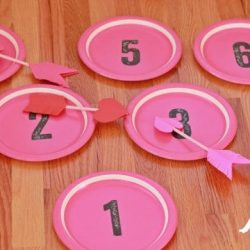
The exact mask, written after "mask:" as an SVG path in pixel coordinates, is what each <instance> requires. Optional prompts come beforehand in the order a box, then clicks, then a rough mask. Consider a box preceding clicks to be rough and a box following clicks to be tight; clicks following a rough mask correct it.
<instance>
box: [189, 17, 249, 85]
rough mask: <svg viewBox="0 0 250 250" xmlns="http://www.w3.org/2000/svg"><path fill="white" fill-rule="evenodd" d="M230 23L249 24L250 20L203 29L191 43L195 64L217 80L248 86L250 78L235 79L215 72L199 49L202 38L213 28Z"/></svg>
mask: <svg viewBox="0 0 250 250" xmlns="http://www.w3.org/2000/svg"><path fill="white" fill-rule="evenodd" d="M232 23H248V24H250V19H227V20H223V21H218V22H215V23H212V24H210V25H208V26H207V27H205V28H204V29H203V30H202V31H201V32H200V33H198V35H197V36H196V38H195V39H194V42H193V53H194V57H195V59H196V60H197V62H198V63H199V64H200V66H201V67H202V68H203V69H204V70H206V71H207V72H209V73H210V74H212V75H213V76H216V77H218V78H219V79H222V80H226V81H228V82H231V83H236V84H243V85H250V77H249V79H246V78H245V77H237V76H233V75H229V74H227V73H224V72H222V71H220V70H217V69H216V68H215V67H213V66H212V65H210V64H209V63H208V62H207V60H206V59H205V58H204V57H203V55H202V53H201V49H200V45H201V41H202V39H203V37H204V36H205V35H206V34H207V33H208V32H209V31H211V30H213V29H214V28H217V27H219V26H221V25H226V24H232Z"/></svg>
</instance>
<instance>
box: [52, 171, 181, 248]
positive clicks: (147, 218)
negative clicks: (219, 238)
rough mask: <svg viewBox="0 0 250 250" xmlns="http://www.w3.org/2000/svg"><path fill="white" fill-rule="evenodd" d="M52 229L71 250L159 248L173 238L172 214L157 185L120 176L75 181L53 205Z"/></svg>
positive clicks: (168, 199) (128, 175)
mask: <svg viewBox="0 0 250 250" xmlns="http://www.w3.org/2000/svg"><path fill="white" fill-rule="evenodd" d="M53 222H54V228H55V230H56V233H57V234H58V236H59V238H60V239H61V240H62V241H63V243H64V244H65V245H66V246H67V247H68V248H69V249H72V250H80V249H81V250H87V249H88V250H103V249H108V250H117V249H119V250H128V249H150V250H156V249H157V250H158V249H162V248H163V247H164V246H165V245H166V244H167V243H168V242H169V241H170V239H171V238H172V237H173V235H174V232H175V230H176V226H177V212H176V207H175V204H174V202H173V200H172V198H171V196H170V195H169V194H168V193H167V192H166V191H165V190H164V189H163V188H162V187H161V186H159V185H158V184H157V183H155V182H153V181H152V180H150V179H147V178H145V177H143V176H140V175H136V174H132V173H126V172H104V173H97V174H92V175H90V176H87V177H84V178H81V179H79V180H77V181H76V182H74V183H73V184H71V185H70V186H69V187H67V188H66V189H65V190H64V191H63V193H62V194H61V195H60V197H59V199H58V200H57V202H56V205H55V209H54V216H53Z"/></svg>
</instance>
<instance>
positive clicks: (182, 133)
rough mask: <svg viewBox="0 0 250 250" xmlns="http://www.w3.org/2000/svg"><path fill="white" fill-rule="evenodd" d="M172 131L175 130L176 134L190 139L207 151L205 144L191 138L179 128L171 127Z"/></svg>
mask: <svg viewBox="0 0 250 250" xmlns="http://www.w3.org/2000/svg"><path fill="white" fill-rule="evenodd" d="M173 131H174V132H176V133H177V134H179V135H181V136H183V137H184V138H185V139H187V140H189V141H191V142H192V143H193V144H195V145H197V146H198V147H200V148H202V149H204V150H205V151H208V147H207V146H205V145H204V144H202V143H200V142H199V141H197V140H195V139H194V138H192V137H191V136H189V135H186V134H185V133H184V132H182V131H181V130H179V129H177V128H173Z"/></svg>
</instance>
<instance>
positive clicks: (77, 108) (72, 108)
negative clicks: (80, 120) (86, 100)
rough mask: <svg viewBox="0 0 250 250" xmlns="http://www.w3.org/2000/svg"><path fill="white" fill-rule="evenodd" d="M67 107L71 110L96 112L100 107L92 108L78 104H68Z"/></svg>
mask: <svg viewBox="0 0 250 250" xmlns="http://www.w3.org/2000/svg"><path fill="white" fill-rule="evenodd" d="M66 109H71V110H81V111H91V112H95V111H97V110H99V109H98V108H91V107H78V106H70V105H68V106H66Z"/></svg>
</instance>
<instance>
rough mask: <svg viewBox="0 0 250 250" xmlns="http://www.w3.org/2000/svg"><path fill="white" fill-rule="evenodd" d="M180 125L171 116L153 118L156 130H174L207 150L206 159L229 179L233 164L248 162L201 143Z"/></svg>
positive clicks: (231, 153) (248, 161)
mask: <svg viewBox="0 0 250 250" xmlns="http://www.w3.org/2000/svg"><path fill="white" fill-rule="evenodd" d="M164 124H165V125H166V128H167V129H165V127H164ZM180 126H181V122H177V123H176V120H174V119H171V118H162V117H156V118H155V120H154V127H155V128H156V129H157V130H159V131H161V132H163V133H171V132H173V131H174V132H176V133H178V134H179V135H181V136H183V137H184V138H186V139H187V140H189V141H191V142H192V143H193V144H195V145H197V146H198V147H200V148H202V149H203V150H205V151H206V152H207V161H208V162H209V163H210V164H211V165H212V166H214V167H215V168H216V169H218V170H219V171H220V172H222V173H223V174H224V175H226V176H227V177H228V178H229V179H230V180H232V171H233V164H250V160H249V159H247V158H245V157H243V156H241V155H240V154H237V153H235V152H232V151H230V150H218V149H212V148H209V147H207V146H206V145H204V144H203V143H201V142H199V141H197V140H196V139H194V138H193V137H191V136H189V135H186V134H185V133H184V132H182V131H181V130H179V129H178V128H180Z"/></svg>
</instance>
